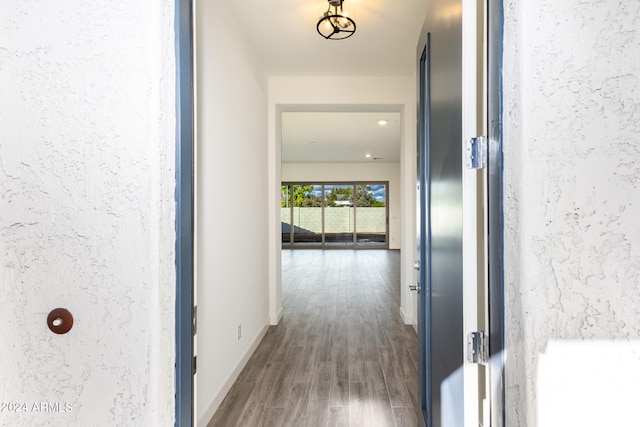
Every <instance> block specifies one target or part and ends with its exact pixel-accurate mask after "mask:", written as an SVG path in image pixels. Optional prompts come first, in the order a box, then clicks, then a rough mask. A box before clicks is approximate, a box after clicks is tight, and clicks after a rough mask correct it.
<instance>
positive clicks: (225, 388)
mask: <svg viewBox="0 0 640 427" xmlns="http://www.w3.org/2000/svg"><path fill="white" fill-rule="evenodd" d="M268 330H269V325H264V327H263V328H262V329H261V330H260V331H259V332H258V335H256V337H255V338H254V339H253V341H252V342H251V346H249V348H248V349H247V351H246V353H245V354H244V356H242V359H240V361H238V364H237V365H236V367H235V369H234V370H233V372H231V374H230V375H229V376H228V377H227V380H226V381H225V382H224V384H223V385H222V387H220V390H218V392H217V393H216V394H215V396H214V397H213V400H212V401H211V404H209V407H208V408H207V410H206V411H205V413H204V414H202V416H201V417H200V418H199V419H198V423H197V425H198V427H206V426H207V424H208V423H209V421H211V418H213V415H214V414H215V413H216V411H217V410H218V408H219V407H220V404H221V403H222V401H223V400H224V398H225V397H226V396H227V393H229V390H231V386H233V383H234V382H235V381H236V380H237V379H238V376H239V375H240V372H242V369H243V368H244V367H245V365H246V364H247V362H248V361H249V358H251V355H253V352H254V351H256V348H258V345H259V344H260V341H262V338H264V336H265V334H266V333H267V331H268Z"/></svg>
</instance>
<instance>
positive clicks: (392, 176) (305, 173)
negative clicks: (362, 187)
mask: <svg viewBox="0 0 640 427" xmlns="http://www.w3.org/2000/svg"><path fill="white" fill-rule="evenodd" d="M332 180H333V181H376V180H377V181H388V182H389V189H388V191H389V194H388V196H389V248H390V249H400V243H401V236H400V216H401V211H400V163H378V164H375V165H372V164H366V163H348V164H345V163H283V164H282V181H283V182H284V181H298V182H312V181H324V182H329V181H332Z"/></svg>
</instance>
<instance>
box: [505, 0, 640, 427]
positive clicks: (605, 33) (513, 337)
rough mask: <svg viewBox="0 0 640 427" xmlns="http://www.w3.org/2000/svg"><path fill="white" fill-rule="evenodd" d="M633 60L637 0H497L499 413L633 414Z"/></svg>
mask: <svg viewBox="0 0 640 427" xmlns="http://www.w3.org/2000/svg"><path fill="white" fill-rule="evenodd" d="M638 70H640V2H637V1H632V0H623V1H615V2H614V1H595V0H594V1H587V2H584V1H579V0H567V1H562V2H558V1H550V0H542V1H537V2H519V1H513V0H508V1H506V2H505V58H504V72H505V75H504V86H505V93H504V100H505V109H504V119H505V127H504V131H505V133H504V137H505V159H506V160H505V197H506V205H505V228H506V229H505V240H506V253H505V258H506V271H505V280H506V305H507V325H506V327H507V345H508V350H507V371H506V373H507V410H508V411H507V425H509V426H529V427H531V426H536V425H539V426H549V425H580V426H586V425H593V426H595V425H636V424H637V415H635V414H632V410H633V409H634V408H635V406H636V404H637V402H636V404H633V403H632V400H633V399H634V398H635V399H637V396H638V389H639V387H640V348H639V345H638V340H639V339H640V280H639V277H640V221H639V220H638V218H639V217H638V209H640V190H639V189H638V185H639V183H640V77H639V74H638V73H639V71H638ZM594 354H597V355H598V357H594ZM585 360H588V361H590V363H585ZM620 379H624V381H620ZM634 385H635V386H634ZM629 386H631V388H629ZM630 396H631V397H630ZM567 414H571V415H573V416H574V418H573V419H572V421H571V422H570V423H569V424H566V423H565V422H566V421H563V420H565V418H566V416H567Z"/></svg>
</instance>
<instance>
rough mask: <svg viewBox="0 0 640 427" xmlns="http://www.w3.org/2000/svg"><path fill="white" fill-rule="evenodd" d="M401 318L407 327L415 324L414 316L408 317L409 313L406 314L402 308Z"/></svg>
mask: <svg viewBox="0 0 640 427" xmlns="http://www.w3.org/2000/svg"><path fill="white" fill-rule="evenodd" d="M400 318H401V319H402V322H403V323H404V324H405V325H412V324H413V316H407V313H405V312H404V310H403V309H402V307H400Z"/></svg>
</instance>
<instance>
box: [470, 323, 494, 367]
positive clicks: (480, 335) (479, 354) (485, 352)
mask: <svg viewBox="0 0 640 427" xmlns="http://www.w3.org/2000/svg"><path fill="white" fill-rule="evenodd" d="M467 362H469V363H479V364H481V365H486V364H487V363H489V349H488V346H487V334H485V333H484V332H482V331H479V332H469V334H467Z"/></svg>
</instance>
